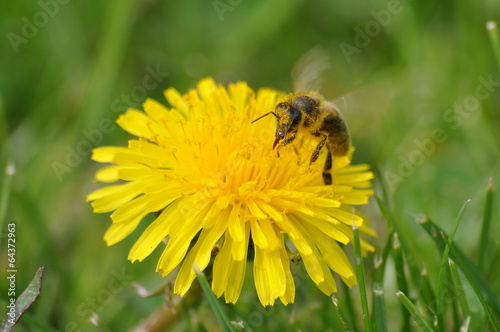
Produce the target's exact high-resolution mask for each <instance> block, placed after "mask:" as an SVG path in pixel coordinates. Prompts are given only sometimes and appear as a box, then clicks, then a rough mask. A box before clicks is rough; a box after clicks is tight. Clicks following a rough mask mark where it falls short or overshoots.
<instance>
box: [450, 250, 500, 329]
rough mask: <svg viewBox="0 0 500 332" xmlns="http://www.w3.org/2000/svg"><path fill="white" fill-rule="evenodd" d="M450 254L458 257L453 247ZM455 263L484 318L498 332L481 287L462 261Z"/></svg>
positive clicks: (496, 323) (498, 327) (497, 326)
mask: <svg viewBox="0 0 500 332" xmlns="http://www.w3.org/2000/svg"><path fill="white" fill-rule="evenodd" d="M451 252H452V254H453V255H454V256H456V257H458V255H457V252H456V249H455V247H453V246H451ZM456 261H457V264H458V266H459V267H460V268H461V269H462V272H463V273H464V275H465V277H466V278H467V280H468V281H469V283H470V285H471V287H472V289H474V292H475V293H476V296H477V297H478V299H479V301H480V302H481V305H482V306H483V309H484V312H485V313H486V316H487V317H488V320H489V321H490V324H491V326H492V327H493V330H495V331H496V332H500V326H499V324H498V322H497V321H496V319H495V317H493V312H492V311H491V308H490V306H489V305H488V303H487V302H486V300H485V299H484V296H483V293H482V292H481V287H480V286H479V284H478V282H477V281H476V279H475V278H474V276H473V274H472V273H471V271H470V270H469V268H468V266H467V265H466V264H463V261H461V260H459V259H457V260H456Z"/></svg>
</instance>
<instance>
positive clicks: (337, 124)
mask: <svg viewBox="0 0 500 332" xmlns="http://www.w3.org/2000/svg"><path fill="white" fill-rule="evenodd" d="M270 114H272V115H274V117H275V118H276V120H277V126H276V137H275V140H274V143H273V149H274V148H275V147H276V145H278V144H280V145H281V146H285V145H288V144H290V143H292V142H293V141H294V140H295V139H296V138H297V133H298V132H299V129H305V131H306V132H308V133H309V134H310V135H312V136H314V137H317V138H318V139H319V143H318V145H317V146H316V149H315V150H314V152H313V154H312V155H311V159H310V163H309V165H311V164H312V163H314V162H315V161H316V160H317V159H318V156H319V153H320V151H321V149H323V148H324V147H326V149H327V150H328V153H327V155H326V161H325V165H324V167H323V182H324V183H325V184H326V185H330V184H332V175H331V169H332V157H333V156H335V157H341V156H345V155H346V154H347V153H348V152H349V149H350V146H351V137H350V134H349V129H348V127H347V124H346V122H345V121H344V119H343V118H342V115H341V114H340V111H339V110H337V109H336V107H335V106H334V104H333V103H330V102H327V101H325V100H324V99H323V97H322V96H321V95H320V94H319V93H317V92H299V93H295V94H293V95H292V96H291V97H290V98H289V99H288V100H286V101H284V102H280V103H279V104H277V105H276V107H275V109H274V111H271V112H268V113H266V114H264V115H262V116H260V117H258V118H257V119H255V120H253V121H252V123H254V122H255V121H257V120H260V119H262V118H263V117H266V116H268V115H270ZM278 148H279V146H278Z"/></svg>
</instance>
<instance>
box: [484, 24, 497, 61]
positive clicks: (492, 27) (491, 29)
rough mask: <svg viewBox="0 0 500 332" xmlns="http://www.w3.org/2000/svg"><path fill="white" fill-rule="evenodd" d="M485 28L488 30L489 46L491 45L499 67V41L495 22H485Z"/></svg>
mask: <svg viewBox="0 0 500 332" xmlns="http://www.w3.org/2000/svg"><path fill="white" fill-rule="evenodd" d="M486 30H488V34H489V36H490V42H491V46H492V47H493V53H494V54H495V60H496V61H497V65H498V68H499V69H500V41H499V39H498V28H497V22H495V21H488V22H486Z"/></svg>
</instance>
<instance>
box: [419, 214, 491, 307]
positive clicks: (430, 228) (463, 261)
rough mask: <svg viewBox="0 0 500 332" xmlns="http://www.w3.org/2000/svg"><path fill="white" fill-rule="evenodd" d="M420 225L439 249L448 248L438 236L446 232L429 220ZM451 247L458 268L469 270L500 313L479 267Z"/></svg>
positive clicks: (458, 249)
mask: <svg viewBox="0 0 500 332" xmlns="http://www.w3.org/2000/svg"><path fill="white" fill-rule="evenodd" d="M420 225H421V226H422V227H423V228H424V230H425V231H426V232H427V233H428V234H429V235H430V236H431V237H432V238H433V239H434V241H435V242H436V245H437V247H438V249H439V250H441V251H444V248H445V246H446V237H444V238H443V237H442V236H438V234H441V235H443V234H445V233H444V231H443V230H442V229H441V228H440V227H439V226H437V225H436V224H435V223H434V222H433V221H432V220H429V219H427V220H425V222H422V223H421V224H420ZM450 245H451V257H452V258H453V259H454V260H455V262H456V263H457V265H458V267H460V268H461V269H462V270H463V267H466V268H467V270H468V271H469V273H470V274H471V276H472V277H473V278H474V280H475V282H476V283H477V285H478V287H479V288H480V289H481V291H482V292H483V293H484V294H486V296H487V297H488V301H489V302H490V303H491V305H492V306H493V307H494V308H495V310H496V311H497V312H500V302H499V301H498V299H497V298H496V295H495V293H494V292H493V291H492V290H491V288H490V286H489V285H488V283H487V282H486V281H485V279H484V277H483V276H482V274H481V272H480V271H479V269H478V268H477V266H476V265H475V264H474V263H473V262H472V261H471V260H470V259H469V258H468V257H467V256H466V255H465V254H464V253H463V252H462V251H461V250H460V248H458V247H457V246H455V245H454V244H450Z"/></svg>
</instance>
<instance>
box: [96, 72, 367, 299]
mask: <svg viewBox="0 0 500 332" xmlns="http://www.w3.org/2000/svg"><path fill="white" fill-rule="evenodd" d="M165 96H166V99H167V101H168V102H169V104H170V105H171V107H170V108H168V107H165V106H163V105H162V104H160V103H158V102H156V101H153V100H151V99H148V100H146V101H145V103H144V104H143V108H144V112H143V111H140V110H136V109H129V110H127V112H126V113H125V114H124V115H122V116H120V117H119V119H118V120H117V123H118V124H119V125H120V126H121V127H122V128H123V129H124V130H126V131H127V132H129V133H130V134H132V135H134V136H136V137H137V138H135V139H131V140H130V141H129V143H128V146H127V147H99V148H96V149H94V151H93V155H92V159H94V160H95V161H98V162H102V163H111V164H112V165H111V166H108V167H106V168H103V169H102V170H100V171H98V172H97V174H96V179H97V181H100V182H105V183H112V182H116V181H120V182H119V183H118V184H110V185H108V186H105V187H103V188H101V189H98V190H96V191H94V192H93V193H91V194H89V195H88V197H87V199H88V200H89V201H92V207H93V209H94V212H96V213H105V212H112V214H111V220H112V224H111V226H110V227H109V229H108V230H107V232H106V234H105V236H104V240H105V241H106V243H107V244H108V245H113V244H115V243H117V242H119V241H121V240H123V239H124V238H125V237H127V236H129V235H130V234H131V233H132V232H133V231H134V230H135V229H136V228H137V227H138V225H139V224H140V223H141V222H145V221H143V220H144V218H145V217H146V216H147V215H148V214H151V213H155V212H157V211H161V212H160V213H159V214H158V215H157V216H156V219H155V220H154V221H153V222H151V223H150V224H149V225H148V226H147V228H146V230H145V231H144V232H143V233H142V234H141V235H140V236H139V238H138V239H137V241H136V243H135V244H134V246H133V247H132V249H131V251H130V253H129V256H128V258H129V259H130V260H131V261H136V260H138V261H142V260H143V259H145V258H146V257H147V256H149V255H150V254H151V253H152V252H153V251H154V250H156V249H158V250H162V251H163V253H162V255H161V257H160V259H159V261H158V264H157V267H156V271H157V272H159V273H160V274H162V275H163V276H167V275H169V274H171V273H172V272H173V271H174V270H176V268H179V269H178V274H177V276H176V279H175V285H174V292H175V293H177V294H180V295H184V294H185V293H186V292H187V291H188V290H189V288H190V286H191V284H192V282H193V280H194V278H195V271H194V269H193V265H194V264H196V265H197V266H198V268H199V269H200V270H204V269H206V268H208V267H211V268H212V272H213V273H212V275H213V278H212V290H213V292H214V293H215V295H217V296H219V297H220V296H222V295H224V297H225V300H226V302H231V303H235V302H236V301H237V300H238V298H239V296H240V293H241V290H242V287H243V281H244V276H245V271H246V267H247V264H252V265H253V279H254V281H255V288H256V290H257V295H258V297H259V299H260V302H261V303H262V305H264V306H266V305H273V304H274V302H275V300H276V299H278V298H279V299H280V300H281V301H282V302H283V303H284V304H288V303H291V302H293V301H294V297H295V282H294V279H293V276H292V273H291V270H290V258H289V257H290V255H293V254H299V255H300V258H301V262H300V264H303V265H304V267H305V269H306V271H307V273H308V275H309V276H310V277H311V279H312V280H313V281H314V282H315V283H316V284H317V285H318V287H319V288H320V290H321V291H322V292H324V293H325V294H327V295H330V294H332V293H334V292H336V291H337V286H336V282H335V280H334V278H333V275H332V272H335V273H336V274H338V275H339V276H340V278H341V279H342V280H343V281H344V282H345V283H346V284H347V285H349V286H352V285H354V284H355V283H356V277H355V273H354V270H353V267H352V266H351V264H350V262H349V260H348V259H347V257H346V255H345V253H344V250H343V248H342V246H343V245H345V244H348V243H351V242H352V239H353V231H352V225H353V224H355V225H357V226H359V227H360V230H361V231H362V232H364V233H366V234H368V235H374V232H373V231H372V230H371V229H370V228H369V225H367V223H366V222H364V220H363V217H362V216H361V215H360V214H358V213H357V212H356V213H354V214H353V212H352V211H353V208H352V206H355V205H363V204H366V203H367V202H368V198H369V196H370V195H372V194H373V191H372V189H371V179H372V178H373V173H372V172H371V171H370V170H369V166H368V165H351V164H350V162H351V156H352V152H353V148H350V146H349V144H348V143H347V140H348V136H345V137H344V138H345V143H343V145H342V144H341V145H342V146H343V148H342V149H343V150H341V151H340V150H339V152H336V151H335V150H333V149H332V145H333V143H332V139H334V138H331V137H330V135H326V134H325V135H326V136H327V138H326V140H325V142H324V143H322V144H324V146H327V148H328V149H329V151H330V153H331V158H332V161H333V162H332V164H331V168H330V169H326V167H325V170H326V172H327V174H329V177H328V176H327V178H325V175H324V173H325V170H324V171H323V176H322V175H321V172H317V171H316V170H315V169H314V168H311V167H310V163H311V162H314V161H315V160H316V159H315V158H317V155H319V151H320V150H321V147H320V146H319V145H318V142H317V141H314V139H317V137H314V135H309V136H310V137H309V136H300V137H297V138H296V139H295V141H294V144H293V145H294V147H295V148H296V149H289V148H288V146H286V144H284V142H283V141H284V140H286V139H290V138H291V137H292V136H291V135H292V134H293V130H292V131H290V129H289V130H288V131H286V132H285V131H283V132H282V134H283V137H281V134H279V135H278V136H276V139H277V138H278V137H279V138H280V141H282V142H283V143H282V144H283V145H285V146H284V147H283V148H282V149H281V150H280V157H279V158H277V156H276V154H275V153H274V152H273V147H272V144H269V141H268V138H269V137H272V136H273V133H275V128H273V124H272V123H270V124H269V125H270V126H265V123H264V125H259V126H257V125H253V124H251V121H252V120H254V119H256V118H258V117H259V116H261V115H262V114H263V113H265V112H263V111H264V110H273V109H275V108H276V105H280V103H286V95H285V94H284V93H282V92H279V91H276V90H272V89H260V90H258V91H257V92H254V91H253V90H252V89H251V88H250V87H248V85H247V84H246V83H244V82H238V83H235V84H230V85H229V87H228V88H226V87H224V86H222V85H218V84H216V83H215V82H214V81H213V80H212V79H210V78H207V79H203V80H201V81H200V82H199V83H198V86H197V88H196V89H192V90H190V91H188V92H187V93H186V94H184V95H182V94H180V93H179V92H177V91H176V90H175V89H172V88H170V89H168V90H166V92H165ZM304 102H305V101H304ZM285 106H286V105H285ZM301 121H302V126H303V124H304V121H305V119H302V120H301ZM323 123H324V121H323ZM292 129H293V128H292ZM318 129H319V132H321V133H323V131H324V130H321V128H318ZM285 136H286V137H285ZM319 138H320V139H322V140H324V139H325V137H324V135H323V136H321V137H319ZM344 138H339V139H340V140H342V139H344ZM335 139H336V138H335ZM276 144H277V143H276ZM315 153H316V157H314V154H315ZM297 154H298V155H297ZM311 156H313V158H311ZM327 158H329V157H328V156H327ZM313 159H314V160H313ZM327 160H328V159H327ZM322 177H323V179H322ZM328 178H329V179H331V184H330V185H328V186H325V185H324V182H327V179H328ZM165 239H166V241H164V240H165ZM165 243H166V245H165ZM250 245H253V247H254V248H253V249H254V253H255V254H254V257H253V260H252V261H249V260H248V250H249V246H250ZM158 247H160V248H158ZM362 247H363V250H364V251H371V250H373V247H372V246H370V245H369V244H368V243H367V242H365V241H362ZM213 248H218V250H217V255H216V256H215V258H214V256H213V255H212V250H213ZM290 248H293V249H290ZM212 263H213V264H212Z"/></svg>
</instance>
